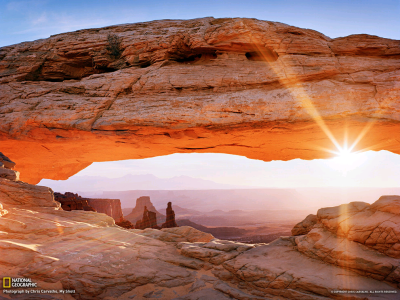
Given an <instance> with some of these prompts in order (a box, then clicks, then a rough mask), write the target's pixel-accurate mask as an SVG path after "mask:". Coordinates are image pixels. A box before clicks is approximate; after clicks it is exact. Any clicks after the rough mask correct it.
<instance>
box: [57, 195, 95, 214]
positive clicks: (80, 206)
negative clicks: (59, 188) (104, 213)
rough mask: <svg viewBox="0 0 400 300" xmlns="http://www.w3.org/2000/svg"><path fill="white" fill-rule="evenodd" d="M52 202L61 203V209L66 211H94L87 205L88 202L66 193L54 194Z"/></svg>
mask: <svg viewBox="0 0 400 300" xmlns="http://www.w3.org/2000/svg"><path fill="white" fill-rule="evenodd" d="M54 200H56V201H58V202H60V203H61V208H62V209H63V210H66V211H71V210H85V211H96V210H95V209H94V208H93V207H92V206H90V205H89V203H88V201H87V200H86V199H84V198H82V197H81V196H79V195H78V194H74V193H69V192H66V193H65V194H61V193H54Z"/></svg>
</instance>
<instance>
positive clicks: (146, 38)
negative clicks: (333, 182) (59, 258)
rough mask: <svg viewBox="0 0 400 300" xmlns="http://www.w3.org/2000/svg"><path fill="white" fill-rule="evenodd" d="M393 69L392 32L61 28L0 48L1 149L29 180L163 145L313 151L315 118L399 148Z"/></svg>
mask: <svg viewBox="0 0 400 300" xmlns="http://www.w3.org/2000/svg"><path fill="white" fill-rule="evenodd" d="M109 34H111V35H116V36H118V37H119V38H120V39H121V48H120V50H121V55H120V57H119V58H116V57H115V56H113V55H111V53H110V52H109V51H108V50H107V48H108V47H109V44H108V40H107V37H108V35H109ZM399 78H400V41H397V40H390V39H384V38H380V37H377V36H370V35H365V34H361V35H351V36H348V37H342V38H336V39H331V38H329V37H327V36H325V35H323V34H321V33H319V32H316V31H313V30H309V29H301V28H297V27H293V26H289V25H286V24H282V23H276V22H269V21H260V20H256V19H241V18H234V19H214V18H211V17H209V18H202V19H194V20H162V21H153V22H147V23H136V24H125V25H119V26H111V27H105V28H99V29H87V30H80V31H76V32H70V33H64V34H58V35H55V36H51V37H50V38H48V39H43V40H38V41H34V42H25V43H21V44H17V45H11V46H7V47H3V48H0V87H1V88H0V139H1V145H2V151H6V152H7V153H13V155H14V156H13V159H14V160H15V161H16V162H17V163H18V165H19V168H20V171H21V172H22V171H23V172H22V174H24V175H23V177H22V179H23V180H25V181H28V182H31V183H37V182H39V180H40V179H41V178H51V179H66V178H68V177H69V176H71V175H73V174H75V173H76V172H78V171H79V170H81V169H83V168H85V167H87V166H88V165H89V164H90V163H91V162H93V161H107V160H121V159H133V158H145V157H153V156H158V155H166V154H171V153H184V152H216V153H230V154H237V155H244V156H247V157H249V158H254V159H262V160H265V161H269V160H278V159H279V160H289V159H294V158H302V159H315V158H323V157H328V156H331V155H332V154H330V153H329V152H325V151H323V150H322V149H331V150H336V149H335V146H334V144H333V143H332V142H331V140H330V138H328V135H329V134H327V133H326V128H328V129H329V130H330V132H331V133H332V135H333V136H334V137H335V138H336V140H337V141H338V143H339V144H343V139H344V131H345V129H344V128H347V129H348V131H349V132H348V137H349V143H350V144H352V142H354V141H355V140H357V137H358V136H359V135H360V134H361V135H362V139H361V140H360V141H359V143H358V144H357V146H356V150H358V149H363V148H369V149H372V150H382V149H384V150H388V151H392V152H394V153H400V143H399V140H400V137H399V135H400V106H399V103H400V101H399V99H400V84H399V82H400V80H399ZM322 120H324V121H322ZM324 124H325V125H324ZM345 125H346V126H345ZM372 125H373V126H372ZM366 126H367V129H368V131H367V133H368V134H365V132H363V129H364V128H366ZM17 139H18V143H16V142H15V141H16V140H17ZM27 149H29V151H31V152H32V153H35V156H27V155H26V151H27ZM104 149H107V151H104ZM60 157H62V158H63V159H62V160H61V159H59V158H60Z"/></svg>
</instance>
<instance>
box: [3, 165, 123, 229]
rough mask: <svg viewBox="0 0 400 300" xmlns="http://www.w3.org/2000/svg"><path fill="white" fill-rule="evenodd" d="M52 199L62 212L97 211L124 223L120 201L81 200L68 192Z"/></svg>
mask: <svg viewBox="0 0 400 300" xmlns="http://www.w3.org/2000/svg"><path fill="white" fill-rule="evenodd" d="M0 172H1V171H0ZM54 197H55V200H56V201H58V202H60V203H61V207H62V209H63V210H67V211H70V210H86V211H97V212H99V213H103V214H106V215H108V216H110V217H112V218H113V219H114V220H115V222H118V223H122V222H123V221H126V220H125V219H124V217H123V214H122V208H121V201H120V200H119V199H98V198H83V197H81V196H79V195H78V194H74V193H70V192H66V193H64V194H61V193H54ZM125 223H126V222H125ZM126 224H128V223H126ZM128 225H129V224H128Z"/></svg>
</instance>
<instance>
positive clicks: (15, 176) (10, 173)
mask: <svg viewBox="0 0 400 300" xmlns="http://www.w3.org/2000/svg"><path fill="white" fill-rule="evenodd" d="M0 178H5V179H8V180H13V181H18V180H19V172H18V171H14V170H11V169H6V168H4V167H0Z"/></svg>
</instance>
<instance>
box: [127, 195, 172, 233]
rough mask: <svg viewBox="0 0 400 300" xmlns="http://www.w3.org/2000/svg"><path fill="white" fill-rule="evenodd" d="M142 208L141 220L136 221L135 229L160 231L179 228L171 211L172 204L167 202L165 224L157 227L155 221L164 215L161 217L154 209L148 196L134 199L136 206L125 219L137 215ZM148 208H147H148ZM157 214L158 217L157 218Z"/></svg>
mask: <svg viewBox="0 0 400 300" xmlns="http://www.w3.org/2000/svg"><path fill="white" fill-rule="evenodd" d="M142 207H143V215H142V218H141V219H139V220H136V223H135V229H146V228H153V229H161V228H174V227H179V226H178V224H177V223H176V221H175V212H174V211H173V209H172V203H171V202H168V206H167V209H166V214H167V217H166V219H165V222H164V223H163V224H162V225H161V227H159V226H158V225H157V220H158V219H160V218H161V217H165V216H164V215H161V214H160V213H159V212H158V211H157V210H156V209H155V207H154V205H153V203H151V201H150V197H148V196H142V197H139V198H138V199H136V206H135V208H134V209H133V210H132V212H131V213H130V214H129V215H128V216H127V217H126V218H127V219H128V217H129V216H130V218H132V216H134V215H135V214H137V212H138V211H139V210H140V209H141V208H142ZM148 207H149V208H148ZM157 214H158V215H159V217H157Z"/></svg>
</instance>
